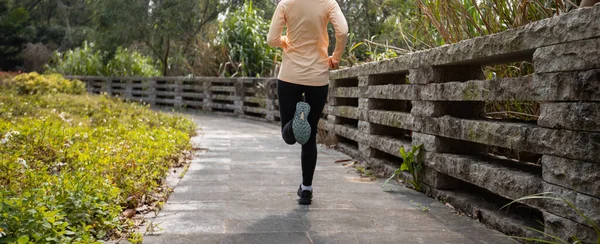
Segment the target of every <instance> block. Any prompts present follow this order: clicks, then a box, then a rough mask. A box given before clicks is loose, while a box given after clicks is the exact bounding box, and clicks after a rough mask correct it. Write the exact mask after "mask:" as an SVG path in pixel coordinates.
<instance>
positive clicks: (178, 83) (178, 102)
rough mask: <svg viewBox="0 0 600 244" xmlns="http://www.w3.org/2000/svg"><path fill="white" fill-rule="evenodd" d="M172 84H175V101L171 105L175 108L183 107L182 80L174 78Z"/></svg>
mask: <svg viewBox="0 0 600 244" xmlns="http://www.w3.org/2000/svg"><path fill="white" fill-rule="evenodd" d="M173 84H174V85H175V94H174V95H175V102H174V103H173V107H175V109H181V108H183V96H182V93H183V80H182V79H175V81H174V82H173Z"/></svg>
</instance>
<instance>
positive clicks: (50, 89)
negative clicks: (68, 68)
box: [3, 72, 85, 94]
mask: <svg viewBox="0 0 600 244" xmlns="http://www.w3.org/2000/svg"><path fill="white" fill-rule="evenodd" d="M3 83H4V85H5V86H8V88H12V89H15V90H16V91H17V92H18V93H19V94H46V93H68V94H83V93H84V92H85V84H84V83H83V82H81V81H78V80H73V81H71V80H67V79H65V78H64V77H62V76H61V75H59V74H49V75H40V74H38V73H35V72H33V73H28V74H21V75H17V76H15V77H13V78H10V79H7V80H6V81H5V82H3Z"/></svg>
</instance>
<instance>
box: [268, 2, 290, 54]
mask: <svg viewBox="0 0 600 244" xmlns="http://www.w3.org/2000/svg"><path fill="white" fill-rule="evenodd" d="M284 26H285V9H284V8H283V5H282V4H281V3H279V4H278V5H277V8H276V9H275V13H274V14H273V19H272V20H271V27H270V28H269V34H267V44H269V46H272V47H280V48H283V49H285V48H287V38H286V37H285V36H281V33H282V32H283V27H284Z"/></svg>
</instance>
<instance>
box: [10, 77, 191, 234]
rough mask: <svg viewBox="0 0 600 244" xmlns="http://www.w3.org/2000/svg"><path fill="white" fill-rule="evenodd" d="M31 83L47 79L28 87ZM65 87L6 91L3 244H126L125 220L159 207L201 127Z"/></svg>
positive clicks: (132, 104)
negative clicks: (121, 241) (119, 241)
mask: <svg viewBox="0 0 600 244" xmlns="http://www.w3.org/2000/svg"><path fill="white" fill-rule="evenodd" d="M17 77H19V76H17ZM27 77H28V78H30V79H40V75H37V74H27V75H22V76H20V77H19V82H23V83H27V82H28V80H27V79H26V78H27ZM42 77H45V76H42ZM51 77H56V78H57V79H58V78H59V77H60V76H57V75H54V76H51ZM60 78H61V79H62V77H60ZM57 84H62V85H64V86H66V87H61V86H60V85H59V86H58V87H57V88H56V90H57V91H59V92H52V93H45V92H36V93H33V94H31V93H19V92H17V89H12V88H11V89H1V90H0V147H1V148H2V150H0V172H2V174H0V229H1V230H0V233H1V234H0V243H4V242H16V243H26V242H34V243H36V242H41V243H48V242H51V243H96V242H98V241H102V240H108V239H110V238H111V237H118V236H125V237H127V235H128V233H130V231H129V229H130V228H131V224H129V221H126V220H125V218H124V217H123V215H122V212H123V210H124V209H135V208H137V207H139V206H141V205H143V204H150V203H151V202H150V201H153V200H152V199H153V198H152V197H150V196H153V192H155V191H157V190H158V189H159V188H164V186H163V185H162V184H163V179H164V177H165V176H166V174H167V173H168V170H169V167H170V166H171V165H173V164H174V163H176V162H178V160H179V158H180V155H181V153H182V151H184V150H188V149H190V148H191V147H190V145H189V137H190V135H192V134H193V133H194V131H195V125H194V123H193V122H192V121H190V120H188V119H185V118H184V117H182V116H178V115H169V114H164V113H158V112H155V111H152V110H150V109H149V108H148V107H147V106H144V105H140V104H137V103H124V102H122V101H121V100H118V99H114V98H109V97H107V96H105V95H102V96H97V95H88V94H83V95H79V94H68V93H61V92H60V91H70V90H71V88H70V85H69V84H67V83H57ZM11 85H13V83H11V84H9V85H6V86H8V87H9V88H10V87H11ZM144 196H146V197H144ZM144 199H145V200H144ZM143 201H146V202H143ZM133 239H135V237H134V238H133Z"/></svg>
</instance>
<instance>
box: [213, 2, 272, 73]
mask: <svg viewBox="0 0 600 244" xmlns="http://www.w3.org/2000/svg"><path fill="white" fill-rule="evenodd" d="M268 30H269V23H268V22H267V21H265V20H264V19H263V18H262V15H261V12H260V11H259V10H257V9H254V8H253V7H252V1H247V2H246V3H245V4H244V6H243V7H242V8H240V9H238V10H236V11H234V12H231V13H229V14H228V15H227V17H226V18H225V21H224V22H223V23H221V29H220V31H219V37H218V43H219V44H220V45H223V46H224V47H226V48H227V50H228V57H229V62H227V63H225V64H222V65H221V68H220V71H221V75H223V76H232V77H233V76H251V77H255V76H256V77H260V76H268V75H269V74H270V73H272V68H273V67H274V66H275V64H276V61H277V59H278V58H277V56H276V54H277V52H276V50H275V49H274V48H272V47H270V46H269V45H267V43H266V42H265V40H264V38H265V36H266V35H267V32H268Z"/></svg>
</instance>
